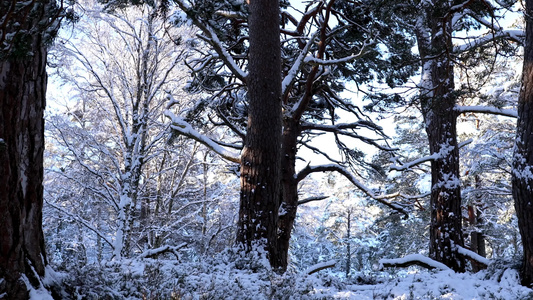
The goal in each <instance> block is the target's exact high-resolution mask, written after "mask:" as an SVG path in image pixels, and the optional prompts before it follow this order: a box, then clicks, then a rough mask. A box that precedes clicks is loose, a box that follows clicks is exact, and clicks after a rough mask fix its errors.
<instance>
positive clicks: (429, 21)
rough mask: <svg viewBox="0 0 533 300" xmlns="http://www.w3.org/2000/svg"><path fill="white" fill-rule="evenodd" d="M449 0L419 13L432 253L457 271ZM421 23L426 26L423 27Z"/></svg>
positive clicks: (460, 264)
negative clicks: (430, 159)
mask: <svg viewBox="0 0 533 300" xmlns="http://www.w3.org/2000/svg"><path fill="white" fill-rule="evenodd" d="M449 5H450V4H449V2H448V1H438V2H433V4H431V5H430V6H428V7H426V8H425V14H424V17H423V18H421V19H420V21H419V24H418V25H419V26H418V30H419V31H418V32H417V40H418V49H419V52H420V55H421V57H422V83H421V86H422V87H423V88H425V89H424V90H422V91H421V108H422V114H423V115H424V121H425V124H426V132H427V135H428V140H429V148H430V152H431V154H432V155H437V158H435V159H433V160H432V161H431V200H430V206H431V224H430V246H429V252H430V256H431V258H433V259H435V260H437V261H439V262H442V263H444V264H446V265H447V266H448V267H450V268H452V269H453V270H455V271H464V267H465V260H464V258H463V257H462V256H460V255H459V254H458V253H457V249H456V246H463V243H464V242H463V236H462V217H461V216H462V215H461V191H460V178H459V148H458V145H457V129H456V119H457V116H456V113H455V112H454V107H455V95H454V74H453V65H452V62H451V61H450V57H449V52H450V51H451V50H452V49H453V46H452V40H451V34H452V28H451V19H450V18H444V17H443V15H444V14H443V12H447V11H448V10H449V9H450V7H449ZM421 28H426V30H427V31H423V29H421Z"/></svg>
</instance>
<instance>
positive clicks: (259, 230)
mask: <svg viewBox="0 0 533 300" xmlns="http://www.w3.org/2000/svg"><path fill="white" fill-rule="evenodd" d="M248 24H249V36H250V38H249V42H250V49H249V65H248V70H249V75H248V78H247V84H248V98H249V108H248V126H247V134H246V138H245V141H244V150H243V152H242V156H241V199H240V210H239V221H238V228H237V243H238V244H240V245H241V246H243V248H244V249H245V250H246V251H250V250H253V249H255V247H257V248H258V249H266V252H267V253H268V256H269V260H270V264H271V266H272V267H274V268H279V267H281V266H282V265H281V260H280V258H279V254H278V247H277V220H278V209H279V201H280V185H281V180H280V178H281V172H280V166H281V161H280V159H281V155H280V152H281V130H282V127H281V125H282V124H281V122H282V120H281V47H280V37H279V2H278V1H268V0H256V1H251V2H250V17H249V20H248Z"/></svg>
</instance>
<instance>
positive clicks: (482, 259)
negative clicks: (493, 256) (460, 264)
mask: <svg viewBox="0 0 533 300" xmlns="http://www.w3.org/2000/svg"><path fill="white" fill-rule="evenodd" d="M457 252H458V253H459V254H461V255H463V256H465V257H467V258H469V259H471V260H474V261H476V262H478V263H481V264H483V265H486V266H488V265H490V259H488V258H486V257H483V256H481V255H479V254H477V253H476V252H474V251H471V250H468V249H466V248H463V247H461V246H457Z"/></svg>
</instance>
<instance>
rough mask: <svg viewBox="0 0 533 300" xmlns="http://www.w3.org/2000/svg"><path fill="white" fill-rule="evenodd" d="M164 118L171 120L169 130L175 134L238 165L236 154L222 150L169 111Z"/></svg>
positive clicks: (237, 155)
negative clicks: (199, 144)
mask: <svg viewBox="0 0 533 300" xmlns="http://www.w3.org/2000/svg"><path fill="white" fill-rule="evenodd" d="M165 116H166V117H168V118H169V119H170V120H171V123H172V124H171V125H170V128H171V129H172V130H174V131H175V132H177V133H179V134H181V135H184V136H186V137H189V138H191V139H193V140H195V141H197V142H199V143H201V144H203V145H205V146H206V147H208V148H209V149H211V150H213V151H214V152H215V153H217V154H218V155H220V156H221V157H222V158H224V159H227V160H229V161H231V162H234V163H240V161H241V160H240V156H239V154H238V153H234V152H231V151H229V150H227V149H225V148H222V147H221V146H220V145H219V144H217V143H216V142H214V141H213V140H212V139H210V138H208V137H207V136H205V135H203V134H201V133H200V132H198V131H196V130H195V129H194V128H192V126H191V124H189V123H187V122H185V121H184V120H183V119H181V118H180V117H178V116H176V115H175V114H174V113H172V112H171V111H169V110H166V111H165Z"/></svg>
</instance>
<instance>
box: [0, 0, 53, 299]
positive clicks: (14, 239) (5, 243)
mask: <svg viewBox="0 0 533 300" xmlns="http://www.w3.org/2000/svg"><path fill="white" fill-rule="evenodd" d="M50 5H51V4H50V2H48V1H40V2H39V1H38V3H37V4H34V5H33V7H32V14H30V15H31V16H33V17H35V16H38V17H36V19H32V20H19V21H20V22H19V24H20V26H22V27H24V29H27V30H29V29H32V28H34V26H36V25H35V24H37V23H36V22H38V21H41V18H42V17H43V16H46V12H47V11H48V9H49V6H50ZM7 12H8V10H7V9H6V7H5V6H4V5H0V19H2V18H4V17H6V13H7ZM33 13H35V14H33ZM12 17H13V16H12ZM15 18H16V17H15ZM4 30H6V28H4ZM9 30H14V29H13V28H9V26H8V27H7V33H8V34H9V33H11V32H10V31H9ZM33 30H35V29H33ZM18 34H19V35H20V38H21V39H24V40H25V42H26V44H25V45H22V43H23V42H22V43H20V44H19V43H16V42H13V44H12V46H11V47H12V48H11V51H9V53H6V52H1V53H0V54H1V57H0V108H1V110H0V297H2V295H4V296H6V297H7V299H25V298H28V296H29V295H28V287H27V286H26V284H25V282H24V281H23V279H22V277H21V276H23V275H24V276H25V277H27V278H28V279H29V282H30V283H31V284H32V285H33V286H35V287H38V286H39V285H40V278H41V277H42V276H44V273H45V266H46V264H47V260H46V254H45V245H44V235H43V229H42V208H43V185H42V180H43V151H44V118H43V113H44V108H45V94H46V83H47V75H46V69H45V67H46V55H47V50H46V47H45V45H44V41H43V37H42V35H41V34H40V33H37V34H34V35H27V34H23V33H21V32H19V33H18ZM2 47H3V46H2ZM28 51H29V55H28ZM17 52H21V53H17Z"/></svg>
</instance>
